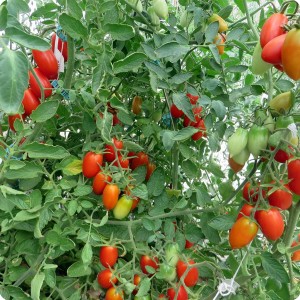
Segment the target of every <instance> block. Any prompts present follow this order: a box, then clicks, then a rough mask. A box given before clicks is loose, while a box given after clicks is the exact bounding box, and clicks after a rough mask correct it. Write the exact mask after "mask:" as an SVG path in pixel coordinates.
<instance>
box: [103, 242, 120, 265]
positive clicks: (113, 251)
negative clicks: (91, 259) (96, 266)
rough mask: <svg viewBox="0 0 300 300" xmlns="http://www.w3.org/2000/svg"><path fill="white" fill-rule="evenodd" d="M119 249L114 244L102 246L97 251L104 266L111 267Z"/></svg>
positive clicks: (115, 260) (116, 258)
mask: <svg viewBox="0 0 300 300" xmlns="http://www.w3.org/2000/svg"><path fill="white" fill-rule="evenodd" d="M118 256H119V251H118V248H117V247H114V246H102V247H101V248H100V252H99V258H100V262H101V264H102V266H103V267H105V268H109V267H110V268H112V267H113V266H114V265H115V263H116V262H117V260H118Z"/></svg>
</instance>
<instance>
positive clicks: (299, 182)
mask: <svg viewBox="0 0 300 300" xmlns="http://www.w3.org/2000/svg"><path fill="white" fill-rule="evenodd" d="M299 172H300V159H295V160H292V161H291V162H289V164H288V178H289V179H290V182H289V188H290V189H291V191H292V192H293V193H295V194H297V195H300V173H299Z"/></svg>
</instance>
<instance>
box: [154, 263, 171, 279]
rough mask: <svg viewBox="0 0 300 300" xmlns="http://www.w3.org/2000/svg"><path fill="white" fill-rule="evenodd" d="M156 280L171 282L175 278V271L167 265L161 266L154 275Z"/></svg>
mask: <svg viewBox="0 0 300 300" xmlns="http://www.w3.org/2000/svg"><path fill="white" fill-rule="evenodd" d="M155 276H156V278H157V279H162V280H165V281H168V282H171V281H173V280H174V279H175V278H176V269H175V267H173V266H170V265H169V264H167V263H166V264H161V265H159V269H158V272H157V273H156V275H155Z"/></svg>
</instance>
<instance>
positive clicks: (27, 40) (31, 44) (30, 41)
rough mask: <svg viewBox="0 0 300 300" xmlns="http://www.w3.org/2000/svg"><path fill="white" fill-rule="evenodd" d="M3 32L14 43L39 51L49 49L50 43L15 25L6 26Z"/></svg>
mask: <svg viewBox="0 0 300 300" xmlns="http://www.w3.org/2000/svg"><path fill="white" fill-rule="evenodd" d="M5 34H6V35H7V36H8V37H9V38H10V39H11V40H12V41H14V42H15V43H17V44H19V45H21V46H24V47H26V48H29V49H37V50H40V51H46V50H48V49H50V44H49V43H48V42H46V41H44V40H43V39H41V38H40V37H38V36H34V35H31V34H28V33H26V32H25V31H22V30H20V29H18V28H16V27H8V28H6V30H5Z"/></svg>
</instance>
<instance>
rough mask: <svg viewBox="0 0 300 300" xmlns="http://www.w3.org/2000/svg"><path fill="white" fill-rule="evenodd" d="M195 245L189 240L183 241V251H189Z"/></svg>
mask: <svg viewBox="0 0 300 300" xmlns="http://www.w3.org/2000/svg"><path fill="white" fill-rule="evenodd" d="M194 244H195V243H192V242H190V241H189V240H185V247H184V248H185V249H190V248H192V247H193V246H194Z"/></svg>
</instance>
